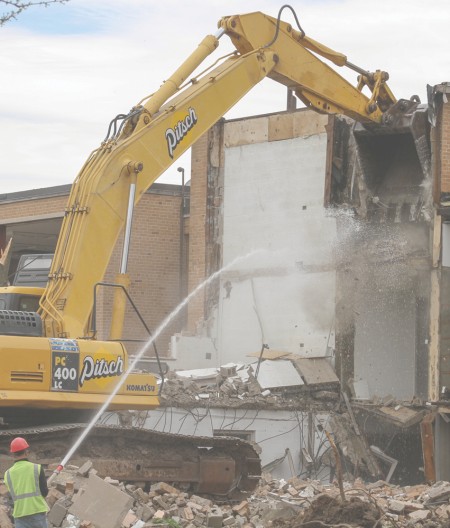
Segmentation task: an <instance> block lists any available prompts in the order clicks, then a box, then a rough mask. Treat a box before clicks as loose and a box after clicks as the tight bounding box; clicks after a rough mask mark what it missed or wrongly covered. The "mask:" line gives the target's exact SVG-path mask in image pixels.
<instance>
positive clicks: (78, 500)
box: [69, 474, 133, 528]
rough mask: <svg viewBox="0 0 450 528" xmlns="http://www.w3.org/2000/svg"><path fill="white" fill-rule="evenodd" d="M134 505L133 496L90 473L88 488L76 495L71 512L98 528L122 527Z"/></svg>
mask: <svg viewBox="0 0 450 528" xmlns="http://www.w3.org/2000/svg"><path fill="white" fill-rule="evenodd" d="M132 505H133V497H130V496H129V495H127V494H126V493H123V492H122V491H120V489H118V488H116V487H115V486H111V484H108V483H107V482H105V481H104V480H103V479H101V478H100V477H97V476H96V475H92V474H90V475H89V479H88V481H87V485H86V489H85V490H84V492H83V493H80V494H78V495H76V496H75V497H74V502H73V504H72V506H70V508H69V512H70V513H71V514H72V515H75V516H76V517H78V518H79V519H81V520H89V521H91V522H92V523H93V524H94V525H95V526H96V527H97V528H120V527H121V524H122V520H123V519H124V518H125V516H126V514H127V513H128V511H129V510H130V508H131V507H132Z"/></svg>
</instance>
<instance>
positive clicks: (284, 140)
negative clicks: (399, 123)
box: [172, 110, 336, 368]
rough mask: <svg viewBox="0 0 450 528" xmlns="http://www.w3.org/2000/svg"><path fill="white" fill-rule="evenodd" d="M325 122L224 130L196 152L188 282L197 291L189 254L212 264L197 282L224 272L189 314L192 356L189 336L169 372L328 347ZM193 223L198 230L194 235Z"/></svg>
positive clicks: (176, 343) (274, 119)
mask: <svg viewBox="0 0 450 528" xmlns="http://www.w3.org/2000/svg"><path fill="white" fill-rule="evenodd" d="M327 121H328V118H327V116H320V115H318V114H317V113H315V112H311V111H306V110H302V111H298V112H295V113H290V114H289V113H286V114H277V115H270V116H260V117H255V118H248V119H245V120H236V121H229V122H225V123H224V124H222V125H221V126H222V127H223V128H222V130H219V131H217V130H216V131H215V132H213V133H210V135H209V137H208V140H206V141H205V139H204V138H202V140H201V141H200V142H198V144H197V145H195V147H194V149H193V160H194V161H193V172H192V192H191V230H190V260H189V273H190V276H191V274H194V275H195V283H194V284H198V282H200V279H201V277H200V276H199V275H198V271H199V269H200V267H199V265H198V260H199V259H198V252H197V250H196V249H195V248H198V251H200V252H201V256H202V258H203V259H204V260H203V261H205V260H208V255H207V254H208V251H209V252H210V253H211V252H214V251H215V252H217V254H218V258H217V265H216V269H214V268H211V265H210V269H207V267H205V268H204V272H205V275H204V276H203V278H206V274H207V272H209V273H211V272H216V271H218V270H219V268H221V267H223V271H222V272H221V274H220V278H219V280H218V281H216V282H215V283H214V285H213V286H214V287H212V286H211V287H210V288H206V289H205V291H204V292H203V293H201V294H200V295H199V297H198V299H197V300H194V301H193V303H192V306H190V307H189V321H190V325H189V330H190V332H191V333H193V334H197V335H198V336H201V339H197V340H196V344H197V348H196V349H195V350H193V347H192V336H188V337H187V338H186V340H185V341H183V336H176V337H175V338H174V339H173V340H172V344H173V347H172V353H173V356H174V357H176V358H177V360H176V366H177V368H200V367H207V366H219V365H220V364H225V363H227V362H230V361H236V362H237V361H245V360H246V354H248V353H252V352H258V351H259V350H260V349H261V346H262V344H263V343H266V344H268V345H269V347H270V348H272V349H276V350H284V351H288V352H296V353H299V354H302V355H325V354H326V353H327V347H328V346H331V347H332V346H333V345H334V333H333V318H334V297H335V271H334V264H333V244H334V240H335V231H336V228H335V219H334V218H333V217H332V216H327V213H326V211H325V209H324V207H323V203H324V185H325V178H324V174H325V164H326V151H327V136H326V133H325V125H326V123H327ZM205 156H206V158H205ZM202 158H203V159H202ZM205 162H206V166H205ZM213 187H214V192H213V191H212V188H213ZM194 189H196V190H194ZM199 189H202V192H201V193H200V195H201V198H200V199H199V203H200V207H199V206H198V203H197V202H196V199H195V196H197V195H198V193H199ZM205 197H208V198H209V202H208V201H207V200H206V201H205ZM214 215H215V216H214ZM193 218H203V220H204V227H201V228H200V229H199V230H194V224H193V223H192V220H193ZM201 237H203V240H205V243H203V244H201V243H200V241H199V240H198V239H199V238H201ZM194 240H195V244H194V243H193V241H194ZM205 253H206V255H205ZM209 261H211V259H209ZM189 283H190V289H191V290H192V287H193V286H194V284H193V283H192V281H191V280H190V281H189ZM207 341H209V344H208V343H207ZM211 343H212V348H213V350H214V351H215V353H211V346H210V344H211Z"/></svg>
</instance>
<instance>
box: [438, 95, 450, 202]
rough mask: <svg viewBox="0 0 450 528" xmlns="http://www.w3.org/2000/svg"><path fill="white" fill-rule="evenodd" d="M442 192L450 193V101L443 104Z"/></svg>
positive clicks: (441, 146)
mask: <svg viewBox="0 0 450 528" xmlns="http://www.w3.org/2000/svg"><path fill="white" fill-rule="evenodd" d="M441 126H442V129H441V144H440V149H441V192H443V193H450V102H449V103H444V104H443V105H442V122H441Z"/></svg>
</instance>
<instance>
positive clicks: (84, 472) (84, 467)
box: [77, 460, 92, 477]
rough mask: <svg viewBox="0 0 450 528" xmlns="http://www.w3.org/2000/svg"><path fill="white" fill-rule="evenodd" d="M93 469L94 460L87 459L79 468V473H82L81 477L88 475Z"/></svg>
mask: <svg viewBox="0 0 450 528" xmlns="http://www.w3.org/2000/svg"><path fill="white" fill-rule="evenodd" d="M91 469H92V462H91V461H90V460H87V461H86V462H85V463H84V464H83V465H82V466H81V467H80V468H78V470H77V475H80V477H87V476H88V474H89V471H90V470H91Z"/></svg>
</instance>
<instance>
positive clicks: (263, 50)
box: [40, 11, 395, 338]
mask: <svg viewBox="0 0 450 528" xmlns="http://www.w3.org/2000/svg"><path fill="white" fill-rule="evenodd" d="M280 13H281V11H280ZM298 27H299V30H295V29H293V28H292V26H291V25H290V24H287V23H285V22H281V21H280V19H279V17H278V19H274V18H272V17H269V16H267V15H264V14H263V13H259V12H256V13H250V14H246V15H237V16H230V17H225V18H222V19H221V20H220V22H219V30H218V32H217V34H216V35H208V36H207V37H205V39H203V41H202V42H201V43H200V45H199V47H198V48H197V50H195V51H194V53H192V55H191V56H190V57H189V58H188V59H187V60H186V61H185V62H184V63H183V64H182V65H181V66H180V67H179V68H178V70H177V71H176V72H175V73H174V74H173V75H172V76H171V77H170V78H169V79H168V80H167V81H166V82H165V83H164V84H163V85H162V86H161V88H160V89H159V90H158V91H157V92H155V93H154V94H153V95H152V96H150V97H148V98H146V99H145V100H143V101H141V102H140V103H139V104H138V105H136V107H134V108H133V109H132V110H131V112H130V113H129V114H127V115H125V116H123V115H122V116H118V117H117V118H116V119H115V120H113V122H112V123H111V125H110V130H109V135H108V137H107V138H106V139H105V141H104V142H103V143H102V144H101V145H100V147H99V148H98V149H96V150H95V151H94V152H93V153H92V154H91V156H90V157H89V158H88V160H87V161H86V163H85V165H84V167H83V168H82V170H81V172H80V173H79V175H78V176H77V178H76V180H75V182H74V184H73V187H72V191H71V194H70V198H69V202H68V205H67V208H66V212H65V218H64V221H63V224H62V228H61V233H60V237H59V239H58V244H57V248H56V252H55V257H54V259H53V263H52V269H51V271H50V280H49V283H48V286H47V288H46V290H45V292H44V294H43V296H42V299H41V302H40V313H41V316H42V319H43V321H44V329H45V334H46V335H47V336H54V337H66V338H77V337H87V336H89V330H88V323H89V318H90V315H91V311H92V306H93V293H92V292H93V288H94V286H95V284H97V283H99V282H100V281H101V280H102V278H103V275H104V273H105V271H106V268H107V265H108V262H109V260H110V257H111V253H112V251H113V249H114V246H115V244H116V241H117V239H118V237H119V234H120V232H121V230H122V228H123V226H124V223H125V222H126V219H127V214H128V213H129V209H128V206H127V200H126V199H124V196H128V195H129V192H130V191H129V190H130V185H131V184H132V185H133V186H135V193H133V194H132V195H131V202H132V204H134V205H135V204H137V203H138V201H139V200H140V198H141V197H142V195H143V194H144V193H145V191H146V190H147V189H148V188H149V187H150V186H151V185H152V183H153V182H154V181H155V180H156V179H157V178H158V177H159V176H160V175H161V174H162V173H163V172H164V171H165V170H166V169H167V168H168V167H169V166H170V165H171V164H172V163H174V162H175V160H176V159H177V158H178V157H179V156H181V155H182V154H183V153H184V152H185V151H186V150H187V149H188V148H189V147H190V146H191V145H192V144H193V143H194V142H195V141H196V140H197V139H198V138H199V137H200V136H202V135H203V134H204V133H205V132H206V131H207V130H208V129H209V128H210V127H211V126H212V125H213V124H214V123H215V122H216V121H217V120H218V119H220V118H221V117H222V116H223V115H224V114H225V113H226V112H227V111H228V110H229V109H230V108H231V107H233V105H235V104H236V103H237V102H238V101H239V100H240V99H242V97H244V95H245V94H246V93H247V92H248V91H249V90H251V89H252V88H253V87H254V86H255V85H256V84H258V83H259V82H260V81H261V80H262V79H263V78H265V77H270V78H272V79H274V80H275V81H277V82H280V83H282V84H284V85H285V86H287V87H289V88H290V89H292V90H293V91H294V92H295V94H296V95H297V97H299V98H300V99H301V100H302V101H303V102H304V103H305V104H306V105H307V106H310V107H311V108H313V109H315V110H317V111H320V112H326V113H342V114H345V115H347V116H349V117H352V118H354V119H356V120H358V121H360V122H361V123H363V124H364V123H367V124H379V123H381V122H382V117H383V112H384V111H385V110H387V109H388V108H390V107H391V106H392V105H393V104H394V103H395V98H394V97H393V95H392V93H391V92H390V90H389V88H388V87H387V85H386V80H387V78H388V76H387V74H386V73H384V72H376V73H373V74H372V73H369V72H366V71H365V70H362V69H361V68H357V67H356V66H354V65H352V64H351V63H348V61H347V59H346V57H345V56H344V55H342V54H340V53H337V52H334V51H333V50H330V49H329V48H327V47H325V46H323V45H322V44H320V43H318V42H315V41H314V40H313V39H310V38H309V37H306V35H305V34H304V32H303V30H302V29H301V27H300V26H299V25H298ZM223 34H227V35H228V36H229V37H230V39H231V41H232V42H233V44H234V46H235V48H236V52H235V53H233V54H231V55H230V56H228V58H226V60H224V61H223V62H222V63H221V64H220V65H218V66H216V67H215V68H213V69H210V70H206V72H204V73H203V74H202V75H199V76H198V77H195V78H193V79H191V80H190V81H188V82H187V80H188V79H189V78H190V76H191V75H192V74H193V72H194V71H195V70H196V69H197V68H198V66H200V65H201V64H202V63H203V61H204V60H205V59H206V57H207V56H208V55H209V54H210V53H212V52H213V51H214V50H215V49H216V47H217V46H218V43H219V38H220V37H221V36H222V35H223ZM313 52H314V53H313ZM317 55H320V56H322V57H324V58H326V59H329V60H331V61H333V62H334V63H335V64H337V65H338V66H345V65H346V66H349V67H351V68H353V69H355V68H356V69H357V71H358V72H359V73H360V78H359V81H358V85H357V87H354V86H352V85H351V84H350V83H349V82H348V81H346V80H345V79H344V78H343V77H342V76H341V75H339V74H338V73H337V72H336V71H334V70H333V68H331V67H330V66H328V65H327V64H325V63H324V62H323V60H322V59H321V58H320V57H318V56H317ZM186 82H187V87H183V83H186ZM364 85H367V86H369V88H370V89H371V90H372V95H371V97H367V96H366V95H364V94H363V93H362V91H361V90H362V88H363V86H364ZM122 271H123V270H122ZM123 282H124V283H126V282H127V281H126V280H124V281H123Z"/></svg>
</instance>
